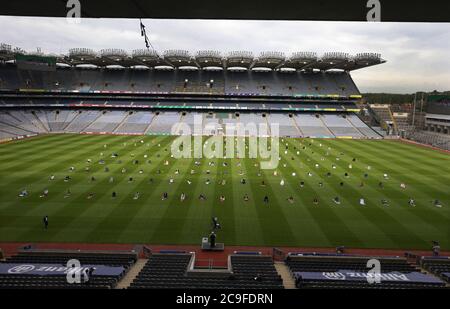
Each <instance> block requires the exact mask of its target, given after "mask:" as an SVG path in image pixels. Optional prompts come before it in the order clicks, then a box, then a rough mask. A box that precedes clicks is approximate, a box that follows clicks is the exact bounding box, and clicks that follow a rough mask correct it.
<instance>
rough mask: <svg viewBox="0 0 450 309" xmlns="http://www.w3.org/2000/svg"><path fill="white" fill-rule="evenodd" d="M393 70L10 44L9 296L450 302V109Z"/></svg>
mask: <svg viewBox="0 0 450 309" xmlns="http://www.w3.org/2000/svg"><path fill="white" fill-rule="evenodd" d="M387 61H389V59H387V60H385V59H383V58H382V56H381V54H377V53H365V52H363V51H362V52H361V53H358V54H355V55H351V54H349V53H346V52H328V53H324V54H317V53H315V52H295V53H291V54H285V53H283V52H280V51H269V52H262V53H260V54H258V55H254V54H253V53H251V52H248V51H232V52H229V53H222V52H221V51H215V50H205V51H198V52H196V53H193V54H192V53H190V52H189V51H186V50H167V51H164V52H162V53H160V52H156V51H155V50H150V49H142V50H140V49H139V50H133V51H127V50H123V49H120V48H117V49H103V50H99V51H96V50H92V49H88V48H74V49H70V51H69V53H68V54H66V55H57V56H56V55H51V54H45V53H43V52H41V51H39V50H38V51H35V52H30V51H25V50H23V49H21V48H18V47H13V46H11V45H8V44H1V45H0V62H1V63H0V140H1V143H0V169H1V171H2V173H1V175H0V248H1V249H2V251H1V256H0V258H2V261H1V262H0V288H88V289H92V288H102V289H105V288H106V289H112V288H116V289H124V288H130V289H146V288H182V289H189V288H215V289H283V288H290V289H294V288H295V289H297V288H298V289H317V288H388V289H390V288H416V289H417V288H438V289H441V288H447V287H448V284H449V282H450V281H449V280H450V260H449V258H448V252H449V251H450V239H449V219H450V210H449V206H450V194H449V192H450V191H449V185H450V176H449V175H450V165H449V164H448V162H449V150H450V148H449V143H448V140H449V137H448V136H449V135H448V134H449V130H448V127H449V126H448V123H449V118H448V115H449V114H450V112H449V111H450V105H449V103H448V102H449V101H448V96H445V95H444V96H430V97H429V98H428V101H429V102H428V104H427V110H426V111H423V113H422V114H415V111H416V108H415V107H414V108H413V110H411V109H410V110H409V111H406V112H405V111H404V110H396V109H395V108H396V107H395V106H394V105H389V104H368V103H367V102H365V101H364V98H363V95H362V94H361V92H360V91H359V89H358V87H357V85H356V83H355V81H354V80H353V78H352V73H353V72H354V71H355V70H370V69H371V67H373V66H382V65H383V64H384V63H386V62H387ZM402 108H404V107H402ZM413 113H414V117H416V120H413V122H412V123H411V119H410V118H411V115H412V114H413ZM420 117H421V118H420ZM419 118H420V119H421V120H422V128H421V129H419V127H418V126H415V125H414V122H415V121H418V120H417V119H419ZM192 143H193V144H194V146H193V147H191V146H192ZM174 145H176V147H175V146H174ZM254 145H257V148H254ZM180 146H181V147H180ZM196 147H197V148H196ZM255 147H256V146H255ZM191 148H194V149H191ZM263 150H264V151H266V152H268V153H270V157H269V156H268V155H267V153H264V151H263ZM181 153H183V156H181V155H180V154H181ZM269 161H270V164H265V163H267V162H269ZM441 250H442V251H441ZM374 259H375V260H376V261H377V262H378V263H379V266H380V269H381V271H379V272H378V273H377V274H376V275H373V272H368V270H369V268H368V267H370V266H369V265H368V261H373V260H374ZM74 260H76V261H78V262H79V263H80V265H78V266H77V267H78V270H79V272H80V269H81V270H82V272H81V273H82V275H85V277H86V278H88V279H89V280H86V281H83V280H81V283H80V282H78V281H76V276H75V277H74V278H75V279H73V280H72V281H71V280H69V279H68V274H71V272H70V268H71V267H72V266H71V265H72V263H75V262H70V263H68V262H69V261H74ZM371 263H374V262H371ZM69 264H70V265H69ZM75 264H76V263H75ZM82 277H83V276H82ZM371 279H372V281H376V282H375V283H373V282H371ZM377 279H378V281H377Z"/></svg>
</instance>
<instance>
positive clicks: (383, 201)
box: [381, 200, 389, 207]
mask: <svg viewBox="0 0 450 309" xmlns="http://www.w3.org/2000/svg"><path fill="white" fill-rule="evenodd" d="M381 205H383V206H386V207H387V206H389V201H388V200H381Z"/></svg>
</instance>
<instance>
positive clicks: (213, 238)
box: [209, 231, 216, 248]
mask: <svg viewBox="0 0 450 309" xmlns="http://www.w3.org/2000/svg"><path fill="white" fill-rule="evenodd" d="M209 245H210V246H211V248H214V247H215V246H216V233H214V231H212V232H211V234H210V235H209Z"/></svg>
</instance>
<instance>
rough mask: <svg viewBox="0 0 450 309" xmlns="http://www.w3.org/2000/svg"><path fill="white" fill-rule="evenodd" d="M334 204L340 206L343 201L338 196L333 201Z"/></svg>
mask: <svg viewBox="0 0 450 309" xmlns="http://www.w3.org/2000/svg"><path fill="white" fill-rule="evenodd" d="M333 202H334V203H335V204H337V205H340V204H341V200H340V199H339V197H338V196H336V197H335V198H334V199H333Z"/></svg>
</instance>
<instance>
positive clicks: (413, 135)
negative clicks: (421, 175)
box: [406, 131, 450, 150]
mask: <svg viewBox="0 0 450 309" xmlns="http://www.w3.org/2000/svg"><path fill="white" fill-rule="evenodd" d="M406 138H408V139H410V140H413V141H416V142H419V143H423V144H428V145H431V146H433V147H437V148H441V149H444V150H450V135H448V134H440V133H435V132H429V131H410V132H407V133H406Z"/></svg>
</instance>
